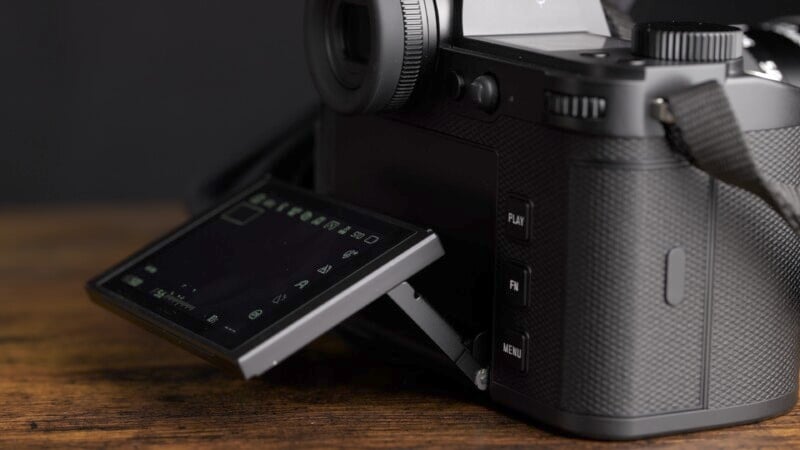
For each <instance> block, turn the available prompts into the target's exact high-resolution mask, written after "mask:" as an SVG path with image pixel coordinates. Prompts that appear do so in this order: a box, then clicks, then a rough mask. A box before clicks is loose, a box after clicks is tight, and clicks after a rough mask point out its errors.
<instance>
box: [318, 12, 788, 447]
mask: <svg viewBox="0 0 800 450" xmlns="http://www.w3.org/2000/svg"><path fill="white" fill-rule="evenodd" d="M488 3H490V2H486V1H483V0H463V1H461V2H458V1H457V2H453V3H451V2H445V1H441V0H440V1H436V2H434V1H432V0H396V1H395V0H393V1H391V2H390V1H384V0H380V1H374V2H369V1H357V0H352V1H350V0H340V1H337V0H332V1H317V0H311V1H310V2H309V3H308V12H307V14H308V16H307V26H308V27H309V29H311V31H310V33H309V44H308V47H309V52H308V53H309V58H310V64H311V66H312V72H314V74H315V81H316V83H317V86H318V87H319V88H320V92H321V94H322V96H323V99H324V100H325V102H326V103H327V104H328V105H329V108H328V109H327V110H326V111H325V112H324V114H323V119H322V123H321V130H320V131H321V135H320V137H321V138H320V139H319V142H320V143H319V144H318V145H319V147H318V149H317V155H316V157H317V171H318V173H317V184H318V188H319V190H320V191H321V192H322V193H325V194H330V195H332V196H334V197H336V198H339V199H342V200H345V201H347V202H350V203H354V204H356V205H359V206H361V207H365V208H369V209H372V210H376V211H378V212H380V213H384V214H387V215H391V216H395V217H398V218H401V219H403V220H406V221H408V222H411V223H415V224H417V225H419V226H422V227H428V228H430V229H433V230H434V231H436V233H437V234H438V235H439V236H440V238H441V239H442V242H443V245H444V248H445V250H446V252H447V254H446V256H445V257H444V258H443V259H441V260H440V261H438V262H436V263H434V264H433V265H432V266H431V267H430V268H429V269H427V270H425V271H424V272H423V273H421V274H419V275H417V276H416V278H415V279H414V280H413V281H412V283H413V284H414V285H415V287H416V288H417V289H418V290H419V291H421V292H423V293H424V294H425V296H426V297H427V298H428V299H429V301H430V302H431V303H432V304H433V305H434V306H435V307H436V308H437V309H438V311H439V312H440V313H441V314H443V315H444V316H445V317H446V318H447V319H448V320H450V321H451V322H452V324H453V325H454V326H455V327H456V328H457V329H460V330H462V332H463V334H464V335H468V336H473V337H475V340H476V341H479V340H481V339H482V338H483V337H486V338H487V339H488V340H489V341H490V346H491V370H490V374H491V375H490V384H489V392H490V395H491V397H492V399H493V400H495V401H496V402H498V403H500V404H502V405H505V406H508V407H510V408H512V409H515V410H518V411H521V412H523V413H524V414H526V415H528V416H530V417H531V418H533V419H535V420H537V421H541V422H544V423H546V424H548V425H551V426H555V427H557V428H560V429H563V430H566V431H568V432H571V433H575V434H578V435H582V436H588V437H594V438H602V439H630V438H638V437H643V436H650V435H658V434H666V433H672V432H679V431H687V430H695V429H704V428H711V427H716V426H723V425H731V424H737V423H746V422H753V421H757V420H760V419H763V418H766V417H771V416H775V415H778V414H781V413H783V412H785V411H787V410H789V409H791V408H792V407H793V406H794V404H795V402H796V399H797V389H798V360H799V357H800V354H799V352H800V266H798V265H797V264H796V262H797V261H798V260H800V241H799V240H798V238H797V236H796V235H795V234H794V232H793V231H792V230H791V229H790V228H789V227H788V226H787V225H786V224H785V223H784V222H783V221H782V219H781V218H780V217H779V216H778V214H776V213H775V212H774V211H772V210H771V209H770V208H769V206H767V205H766V204H764V203H763V202H761V201H760V199H758V198H757V197H756V196H754V195H752V194H749V193H747V192H744V191H741V190H739V189H737V188H735V187H732V186H730V185H727V184H725V183H722V182H720V181H718V180H715V179H713V178H712V177H710V176H709V175H708V174H706V173H704V172H702V171H700V170H699V169H697V168H695V167H694V166H693V165H691V164H690V163H689V162H688V161H687V159H686V158H685V157H683V156H681V155H679V154H678V153H676V152H675V151H673V150H672V148H671V147H670V145H669V144H668V142H667V140H666V139H665V132H664V128H663V127H662V125H661V124H660V123H659V122H658V121H657V120H656V119H654V118H653V117H652V116H651V112H650V109H651V105H652V101H653V99H655V98H658V97H662V96H665V95H668V94H669V93H671V92H675V91H679V90H681V89H684V88H687V87H689V86H692V85H694V84H697V83H700V82H704V81H708V80H717V81H718V82H719V83H721V84H722V85H723V86H724V89H725V91H726V93H727V95H728V97H729V99H730V102H731V105H732V107H733V109H734V112H735V114H736V117H737V119H738V120H739V122H740V124H741V126H742V128H743V130H744V131H745V136H746V139H747V141H748V143H749V144H750V147H751V148H752V149H753V151H754V153H755V157H756V159H757V160H758V161H759V163H760V164H762V165H763V166H764V167H765V170H766V171H767V172H769V174H770V175H771V176H772V177H773V178H775V179H778V180H782V181H784V182H787V183H792V184H800V152H798V149H799V147H800V90H798V89H796V88H794V87H792V86H789V85H788V84H782V83H778V82H775V81H769V80H766V79H763V78H759V77H754V76H750V75H748V74H747V73H745V71H744V69H743V65H742V60H741V58H740V56H741V54H740V50H737V48H736V47H735V46H732V47H730V49H729V50H730V51H731V52H732V53H731V54H728V55H717V56H716V57H714V55H710V56H709V55H706V56H707V57H706V58H704V57H702V55H698V54H693V53H692V51H691V49H689V50H687V49H686V48H677V49H676V48H672V49H667V50H668V51H666V52H665V53H664V50H665V49H664V48H659V47H658V46H657V45H656V46H654V45H650V46H648V41H647V39H648V38H649V39H651V41H650V42H651V43H652V42H654V41H656V39H655V38H654V37H653V36H652V35H651V36H649V37H648V36H645V35H641V36H634V38H635V42H634V44H633V48H632V44H631V43H630V42H628V41H624V40H620V39H616V38H613V37H610V33H609V30H608V27H607V24H606V21H605V16H604V15H603V11H602V7H601V5H600V3H599V1H598V2H586V1H577V0H576V1H567V0H565V1H563V2H546V1H525V0H508V1H507V2H503V4H502V5H499V4H496V3H492V5H491V6H489V5H487V4H488ZM342 5H350V6H348V7H343V6H342ZM361 8H363V9H361ZM423 16H424V18H423ZM325 17H328V18H331V17H333V18H334V19H325ZM364 21H369V23H366V22H364ZM328 22H332V23H333V24H330V23H328ZM404 23H405V24H406V29H403V24H404ZM409 23H410V24H412V26H411V27H410V28H411V30H410V31H409V29H408V28H409V27H408V24H409ZM337 24H339V25H337ZM342 24H346V26H345V27H344V29H343V30H342V29H337V28H336V27H337V26H343V25H342ZM392 27H394V28H392ZM398 28H399V30H400V31H398ZM337 30H338V31H337ZM351 30H355V31H352V33H356V34H352V33H351ZM417 30H423V31H420V34H419V35H420V36H421V35H424V34H425V33H429V34H428V35H425V36H424V37H423V38H420V39H417V38H418V35H417V34H414V33H416V32H417ZM424 30H427V31H424ZM651 31H652V30H651ZM337 33H338V34H337ZM348 33H351V34H348ZM357 33H362V36H361V37H360V38H359V36H358V35H357ZM392 33H401V34H397V35H394V34H392ZM643 33H645V31H643ZM397 36H400V39H399V42H400V44H403V45H404V46H403V48H402V50H398V49H394V50H392V48H391V46H393V45H394V46H397V45H398V37H397ZM702 36H703V35H702V30H700V31H698V32H697V33H696V34H695V40H694V41H691V42H695V43H697V44H692V45H697V47H698V48H699V47H700V46H701V45H702V42H703V41H702V39H701V38H702ZM733 36H734V38H733V39H734V40H735V39H736V34H735V33H734V34H733ZM367 38H368V39H370V41H371V44H369V45H364V44H363V42H362V41H363V39H367ZM712 38H713V39H717V37H713V36H712ZM720 39H721V38H720ZM738 39H741V36H740V35H739V37H738ZM331 41H334V42H338V43H339V44H338V45H339V47H337V44H330V42H331ZM679 41H680V39H676V40H675V41H674V42H678V44H676V45H678V46H680V42H679ZM323 42H328V44H327V45H323V44H322V43H323ZM354 42H362V45H361V46H360V47H358V48H351V49H348V46H353V45H355V44H354ZM686 42H689V40H687V41H686ZM417 44H418V45H417ZM409 47H412V48H409ZM337 49H339V50H341V55H342V58H343V59H344V60H347V58H350V59H351V61H349V62H348V61H345V62H344V63H342V64H343V65H344V66H347V65H348V64H351V66H350V67H345V68H344V69H342V70H344V73H345V75H341V74H339V75H337V74H336V73H335V71H336V69H335V68H334V69H332V70H333V72H330V73H325V72H326V70H329V69H326V68H325V67H327V66H333V65H335V64H333V63H331V61H332V60H334V59H336V58H337V57H338V56H337V55H338V54H337V53H336V52H337V51H339V50H337ZM342 49H343V50H342ZM737 52H739V53H737ZM323 54H324V55H327V56H326V57H325V58H322V57H321V56H320V55H323ZM353 55H355V56H353ZM670 55H671V56H670ZM415 58H416V59H415ZM412 60H414V61H416V62H414V61H412ZM386 61H389V62H386ZM398 61H412V62H414V66H413V67H410V68H409V67H408V66H407V65H403V64H399V65H398ZM382 64H389V65H391V64H396V67H394V68H390V69H387V68H386V67H382V66H381V65H382ZM359 70H361V71H362V72H359ZM345 79H349V80H350V81H351V82H353V83H355V84H351V85H347V83H344V82H343V80H345ZM359 79H360V81H359ZM353 80H355V81H353ZM387 80H388V81H387ZM336 83H339V84H340V85H341V89H342V91H343V92H344V93H342V92H334V91H335V89H336V88H335V87H332V86H333V85H335V84H336ZM359 83H362V84H359ZM370 83H374V85H370ZM378 84H382V85H387V84H388V85H390V86H389V87H386V86H382V87H376V86H377V85H378ZM381 89H383V91H382V90H381ZM359 91H363V92H359ZM389 91H391V92H390V93H387V92H389ZM337 96H338V97H337ZM342 96H346V97H347V98H344V99H342V100H341V101H339V97H342ZM373 315H374V316H375V317H373V319H374V321H375V322H376V323H379V324H380V327H379V328H381V329H382V330H383V331H384V332H388V333H394V332H399V331H397V328H398V325H397V324H396V323H395V322H393V321H392V320H391V319H387V316H385V315H384V316H382V315H381V314H380V312H378V313H375V314H373ZM482 333H485V334H482Z"/></svg>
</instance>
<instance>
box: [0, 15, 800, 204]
mask: <svg viewBox="0 0 800 450" xmlns="http://www.w3.org/2000/svg"><path fill="white" fill-rule="evenodd" d="M620 1H621V2H625V1H626V0H620ZM302 10H303V2H302V1H300V0H287V1H278V0H235V1H234V0H216V1H210V0H127V1H121V0H73V1H60V0H49V1H42V0H0V56H2V62H1V63H0V64H2V66H0V149H1V150H0V203H5V204H8V203H24V202H61V201H107V200H126V199H154V198H179V197H182V196H185V195H186V194H187V193H189V192H190V191H191V190H192V189H193V187H194V186H196V185H197V184H198V183H199V182H201V181H202V180H204V179H205V178H206V177H208V176H209V175H211V174H212V173H214V172H215V170H218V169H219V168H221V167H223V166H224V165H226V164H228V163H230V162H232V161H234V160H236V159H237V158H240V157H242V156H243V155H245V154H247V153H249V152H252V151H255V150H257V149H259V148H260V147H263V146H264V145H265V144H266V143H267V142H268V141H269V139H270V138H271V137H274V136H275V135H276V134H278V133H280V132H281V131H282V130H284V129H285V128H287V127H289V126H290V124H292V123H293V122H294V121H296V120H298V119H299V118H301V117H303V116H304V115H305V114H306V113H307V112H308V111H310V110H312V109H313V108H314V107H315V105H316V102H317V100H316V96H315V93H314V89H313V87H312V85H311V82H310V79H309V77H308V75H307V74H306V68H305V60H304V56H303V49H302ZM790 12H793V13H800V1H797V0H772V1H765V0H762V1H760V2H753V1H752V0H713V1H712V0H694V1H686V0H682V1H678V0H670V1H665V0H641V1H639V2H637V3H636V5H635V6H634V8H633V14H634V16H635V18H636V19H638V20H706V21H716V22H728V23H745V22H755V21H759V20H762V19H767V18H770V17H774V16H776V15H784V14H788V13H790Z"/></svg>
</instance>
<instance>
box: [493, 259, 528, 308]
mask: <svg viewBox="0 0 800 450" xmlns="http://www.w3.org/2000/svg"><path fill="white" fill-rule="evenodd" d="M501 270H502V271H501V279H500V291H501V295H502V296H503V298H504V299H505V301H506V303H507V304H509V305H512V306H525V305H526V304H527V303H528V284H529V280H530V278H531V271H530V269H528V268H527V267H526V266H523V265H520V264H516V263H512V262H507V263H505V264H504V265H503V268H502V269H501Z"/></svg>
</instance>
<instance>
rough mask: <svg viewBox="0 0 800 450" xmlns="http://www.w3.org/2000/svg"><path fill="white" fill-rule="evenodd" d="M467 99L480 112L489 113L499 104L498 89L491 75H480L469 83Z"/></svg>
mask: <svg viewBox="0 0 800 450" xmlns="http://www.w3.org/2000/svg"><path fill="white" fill-rule="evenodd" d="M467 93H468V95H469V99H470V100H471V101H472V102H473V103H474V104H475V106H477V107H478V108H480V109H481V110H483V111H485V112H487V113H491V112H494V110H495V109H497V105H498V104H499V103H500V89H499V88H498V87H497V80H495V78H494V77H493V76H491V75H481V76H479V77H478V78H475V79H474V80H473V81H472V83H470V85H469V88H468V90H467Z"/></svg>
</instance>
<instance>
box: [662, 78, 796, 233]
mask: <svg viewBox="0 0 800 450" xmlns="http://www.w3.org/2000/svg"><path fill="white" fill-rule="evenodd" d="M666 101H667V103H668V107H669V111H670V112H671V114H670V116H671V117H669V118H668V119H667V120H664V117H662V122H664V125H665V127H666V130H667V137H668V139H669V141H670V143H671V145H672V146H673V148H674V149H675V150H676V151H678V152H680V153H682V154H684V155H685V156H686V157H687V158H688V159H689V160H690V161H691V162H692V163H693V164H694V165H695V166H697V167H698V168H699V169H701V170H703V171H704V172H706V173H708V174H709V175H711V176H713V177H715V178H717V179H719V180H721V181H723V182H725V183H728V184H730V185H733V186H736V187H739V188H742V189H745V190H747V191H750V192H752V193H754V194H756V195H758V196H759V197H761V198H762V199H763V200H764V201H766V202H767V203H768V204H769V205H770V206H772V207H773V208H774V209H775V210H776V211H777V212H778V213H779V214H780V215H781V216H782V217H783V218H784V219H785V220H786V222H787V223H788V224H789V225H790V226H791V227H792V229H794V231H795V232H796V233H798V234H800V187H798V186H794V185H790V184H785V183H780V182H777V181H774V180H771V179H769V178H768V177H767V176H766V175H765V174H764V173H763V172H762V171H761V170H760V169H759V167H758V165H757V164H756V161H755V159H753V155H752V153H751V151H750V148H749V147H748V146H747V142H746V141H745V138H744V135H743V134H742V129H741V128H740V126H739V122H738V121H737V120H736V116H735V115H734V114H733V109H732V108H731V105H730V102H729V101H728V97H727V96H726V95H725V91H724V90H723V88H722V86H720V84H719V83H718V82H716V81H711V82H707V83H703V84H700V85H697V86H694V87H692V88H690V89H688V90H685V91H683V92H680V93H678V94H675V95H671V96H669V97H667V98H666Z"/></svg>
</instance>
